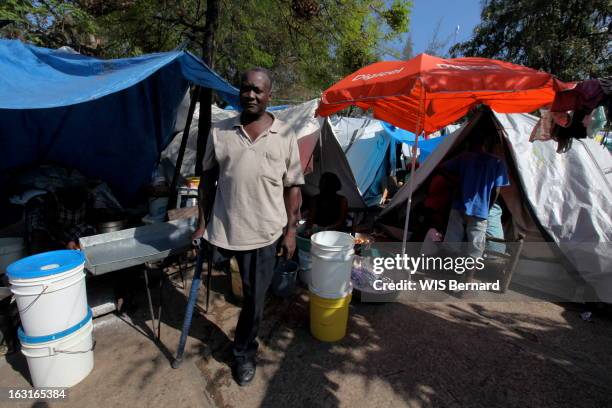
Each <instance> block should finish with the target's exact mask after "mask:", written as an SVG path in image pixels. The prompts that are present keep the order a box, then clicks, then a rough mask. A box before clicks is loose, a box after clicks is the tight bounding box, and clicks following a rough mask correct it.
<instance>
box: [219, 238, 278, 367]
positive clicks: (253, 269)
mask: <svg viewBox="0 0 612 408" xmlns="http://www.w3.org/2000/svg"><path fill="white" fill-rule="evenodd" d="M277 247H278V242H274V243H273V244H270V245H268V246H265V247H263V248H258V249H252V250H249V251H232V250H228V249H222V248H217V250H218V251H219V254H220V255H221V257H223V258H225V259H230V258H231V257H232V256H233V257H235V258H236V261H237V262H238V269H239V270H240V276H241V278H242V296H243V301H242V310H241V311H240V317H239V318H238V324H237V325H236V334H235V336H234V356H235V357H236V359H237V360H246V359H253V358H254V357H255V354H256V352H257V346H258V344H257V341H256V340H255V338H256V337H257V331H258V330H259V324H260V323H261V319H262V316H263V308H264V301H265V298H266V292H267V291H268V287H269V286H270V283H271V282H272V277H273V276H274V266H275V263H276V253H277V252H276V251H277Z"/></svg>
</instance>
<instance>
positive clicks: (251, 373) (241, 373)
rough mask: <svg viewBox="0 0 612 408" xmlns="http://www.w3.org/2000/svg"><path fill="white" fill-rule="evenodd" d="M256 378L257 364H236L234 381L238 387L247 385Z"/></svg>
mask: <svg viewBox="0 0 612 408" xmlns="http://www.w3.org/2000/svg"><path fill="white" fill-rule="evenodd" d="M254 377H255V362H254V361H251V360H242V359H240V360H237V361H236V363H235V364H234V379H235V380H236V382H237V383H238V385H240V386H243V385H247V384H248V383H250V382H251V381H253V378H254Z"/></svg>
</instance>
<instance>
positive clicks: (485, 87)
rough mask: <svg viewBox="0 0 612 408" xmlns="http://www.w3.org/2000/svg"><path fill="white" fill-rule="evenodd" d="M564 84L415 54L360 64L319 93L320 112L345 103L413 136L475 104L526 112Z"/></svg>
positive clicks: (493, 64) (498, 66) (540, 75)
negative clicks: (368, 111) (360, 66)
mask: <svg viewBox="0 0 612 408" xmlns="http://www.w3.org/2000/svg"><path fill="white" fill-rule="evenodd" d="M566 87H567V85H566V84H564V83H562V82H560V81H558V80H557V79H555V78H554V77H553V76H552V75H550V74H548V73H546V72H542V71H537V70H534V69H531V68H527V67H524V66H522V65H516V64H511V63H508V62H503V61H497V60H492V59H487V58H453V59H444V58H438V57H433V56H431V55H427V54H420V55H418V56H416V57H415V58H413V59H411V60H408V61H384V62H377V63H375V64H372V65H369V66H367V67H364V68H362V69H360V70H358V71H356V72H355V73H353V74H351V75H349V76H347V77H346V78H344V79H342V80H341V81H340V82H338V83H336V84H335V85H333V86H332V87H330V88H329V89H327V90H326V91H325V92H323V95H322V96H321V101H320V105H319V109H318V111H317V113H318V115H320V116H329V115H331V114H333V113H335V112H337V111H339V110H342V109H344V108H346V107H348V106H350V105H356V106H358V107H360V108H362V109H364V110H368V109H370V108H371V109H373V111H374V117H375V118H377V119H381V120H384V121H386V122H389V123H391V124H393V125H395V126H398V127H400V128H402V129H406V130H409V131H411V132H414V133H415V134H417V135H419V134H421V133H423V132H425V134H429V133H432V132H435V131H436V130H438V129H441V128H443V127H444V126H446V125H448V124H451V123H453V122H455V121H456V120H458V119H460V118H461V117H463V116H465V114H467V113H468V112H469V110H470V109H471V108H473V107H474V106H476V105H478V104H486V105H489V106H490V107H491V108H492V109H493V110H495V111H497V112H500V113H520V112H532V111H534V110H536V109H538V108H540V107H542V106H545V105H549V104H551V103H552V101H553V99H554V96H555V91H556V90H560V89H565V88H566Z"/></svg>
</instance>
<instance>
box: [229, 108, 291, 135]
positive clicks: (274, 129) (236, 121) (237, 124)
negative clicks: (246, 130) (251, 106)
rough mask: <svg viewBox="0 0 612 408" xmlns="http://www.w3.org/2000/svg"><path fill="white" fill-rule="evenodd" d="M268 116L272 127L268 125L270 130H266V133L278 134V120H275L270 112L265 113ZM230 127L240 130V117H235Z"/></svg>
mask: <svg viewBox="0 0 612 408" xmlns="http://www.w3.org/2000/svg"><path fill="white" fill-rule="evenodd" d="M267 113H269V114H270V115H272V125H270V128H269V129H268V132H270V133H278V129H279V127H280V125H279V123H278V119H277V118H276V116H274V114H273V113H272V112H267ZM232 127H234V128H237V127H238V128H241V127H242V123H240V115H236V116H235V117H234V121H233V123H232Z"/></svg>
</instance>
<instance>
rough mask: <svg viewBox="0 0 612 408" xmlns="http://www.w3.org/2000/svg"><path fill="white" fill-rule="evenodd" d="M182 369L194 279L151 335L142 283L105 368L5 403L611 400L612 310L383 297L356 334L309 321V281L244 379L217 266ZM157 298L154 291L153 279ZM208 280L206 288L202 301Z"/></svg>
mask: <svg viewBox="0 0 612 408" xmlns="http://www.w3.org/2000/svg"><path fill="white" fill-rule="evenodd" d="M212 288H213V298H212V302H211V311H210V313H208V314H204V313H203V312H202V310H201V309H200V310H198V312H197V313H196V315H195V317H194V322H193V325H192V330H191V332H190V337H189V339H188V342H187V348H186V353H185V361H184V362H183V364H182V365H181V367H180V368H179V369H176V370H175V369H172V368H171V366H170V363H171V361H172V358H173V357H172V356H173V354H174V353H175V351H176V347H177V344H178V338H179V335H180V327H181V324H182V317H183V314H184V308H185V304H186V297H185V295H184V294H185V293H186V289H182V288H181V282H180V281H179V282H177V281H176V279H175V280H173V281H171V282H167V283H166V285H165V289H164V291H163V296H162V298H163V307H164V309H163V312H162V327H161V342H159V343H156V342H154V341H153V340H151V329H150V320H149V314H148V306H147V302H146V298H145V296H144V290H141V291H140V292H139V293H138V297H137V304H138V309H137V310H136V311H132V312H130V313H128V314H127V315H121V316H120V315H115V314H111V315H107V316H104V317H101V318H97V319H96V320H95V338H96V341H97V346H96V349H95V368H94V370H93V372H92V373H91V374H90V375H89V376H88V377H87V378H86V379H85V380H83V381H82V382H81V383H80V384H78V385H76V386H75V387H73V388H72V389H70V391H69V399H68V401H65V402H52V403H46V402H45V403H41V402H39V403H32V402H30V403H14V402H9V401H6V400H4V401H0V406H2V407H5V406H6V407H13V406H16V407H17V406H23V407H45V406H53V407H55V406H57V407H88V406H89V407H177V408H178V407H241V408H242V407H281V406H283V407H285V406H295V407H297V406H299V407H302V406H305V407H371V406H375V407H403V406H405V407H487V408H488V407H497V406H504V407H506V406H507V407H609V406H612V381H610V378H611V377H610V373H611V372H612V353H611V352H610V351H611V350H612V320H611V319H610V317H609V316H608V315H606V314H604V313H601V314H595V316H594V319H593V322H590V323H589V322H585V321H583V320H582V319H581V318H580V312H581V311H582V310H583V308H584V306H581V305H573V304H555V303H549V302H528V301H521V302H481V303H476V302H469V301H465V302H461V303H404V302H400V303H386V304H362V303H359V302H358V301H357V300H354V301H353V303H352V305H351V307H350V321H349V325H348V334H347V336H346V337H345V338H344V339H343V340H342V341H340V342H337V343H331V344H327V343H322V342H319V341H317V340H316V339H314V338H313V337H312V336H311V335H310V332H309V323H308V297H307V295H306V293H305V292H304V293H301V294H300V295H299V296H297V297H295V298H293V299H291V300H282V299H276V298H272V297H271V298H270V299H269V300H268V303H267V307H266V311H265V322H264V324H263V327H262V329H261V332H260V354H259V363H258V368H257V375H256V378H255V380H254V381H253V383H252V384H250V385H248V386H246V387H239V386H237V385H236V384H235V383H234V382H233V380H232V378H231V373H230V369H229V366H228V363H229V362H230V358H231V342H230V341H231V339H232V338H233V329H234V326H235V323H236V320H237V318H238V313H239V310H240V309H239V307H238V306H237V304H236V301H235V300H234V299H233V298H232V296H231V294H230V292H231V291H230V285H229V278H228V277H227V276H225V275H222V274H217V275H215V276H214V278H213V284H212ZM153 294H154V295H155V296H154V302H155V303H156V302H158V301H159V298H158V294H157V292H156V291H154V292H153ZM203 298H204V290H203V289H202V290H201V291H200V303H201V304H202V300H203ZM29 386H30V385H29V377H28V371H27V364H26V362H25V359H24V358H23V356H22V355H21V354H20V353H13V354H11V355H9V356H7V357H6V358H3V359H2V360H1V361H0V388H3V387H4V388H6V387H19V388H23V387H29Z"/></svg>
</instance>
